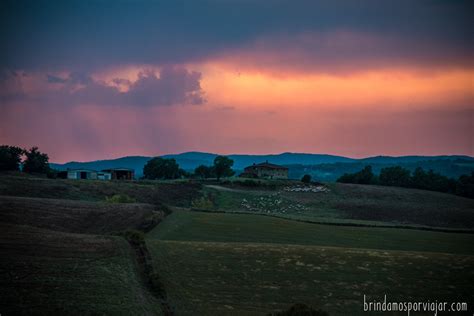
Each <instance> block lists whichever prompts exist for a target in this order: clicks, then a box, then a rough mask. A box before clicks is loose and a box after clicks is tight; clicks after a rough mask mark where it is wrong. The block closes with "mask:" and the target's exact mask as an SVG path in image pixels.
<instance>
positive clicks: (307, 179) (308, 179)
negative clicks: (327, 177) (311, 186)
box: [301, 174, 311, 183]
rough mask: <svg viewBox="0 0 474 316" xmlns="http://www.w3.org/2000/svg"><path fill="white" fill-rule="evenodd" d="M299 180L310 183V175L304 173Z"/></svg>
mask: <svg viewBox="0 0 474 316" xmlns="http://www.w3.org/2000/svg"><path fill="white" fill-rule="evenodd" d="M301 182H303V183H310V182H311V175H309V174H305V175H304V176H303V178H301Z"/></svg>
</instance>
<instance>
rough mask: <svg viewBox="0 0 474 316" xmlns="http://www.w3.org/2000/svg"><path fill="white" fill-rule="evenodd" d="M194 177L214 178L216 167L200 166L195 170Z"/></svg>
mask: <svg viewBox="0 0 474 316" xmlns="http://www.w3.org/2000/svg"><path fill="white" fill-rule="evenodd" d="M194 175H195V176H196V177H198V178H201V179H207V178H212V176H213V175H214V167H211V166H205V165H200V166H198V167H196V169H194Z"/></svg>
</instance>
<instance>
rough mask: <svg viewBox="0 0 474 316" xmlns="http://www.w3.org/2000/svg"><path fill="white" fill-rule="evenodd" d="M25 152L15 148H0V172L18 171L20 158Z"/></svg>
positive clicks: (5, 146)
mask: <svg viewBox="0 0 474 316" xmlns="http://www.w3.org/2000/svg"><path fill="white" fill-rule="evenodd" d="M24 153H25V150H24V149H23V148H20V147H16V146H7V145H2V146H0V171H10V170H13V171H18V170H20V163H21V156H22V155H23V154H24Z"/></svg>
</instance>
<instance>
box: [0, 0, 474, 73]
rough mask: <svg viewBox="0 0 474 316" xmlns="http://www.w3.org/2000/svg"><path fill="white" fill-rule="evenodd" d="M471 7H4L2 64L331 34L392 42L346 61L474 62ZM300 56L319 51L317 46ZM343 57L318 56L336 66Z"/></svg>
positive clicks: (147, 55) (149, 56)
mask: <svg viewBox="0 0 474 316" xmlns="http://www.w3.org/2000/svg"><path fill="white" fill-rule="evenodd" d="M473 7H474V6H473V2H472V1H437V0H425V1H411V0H410V1H408V0H396V1H395V0H389V1H378V0H367V1H346V0H344V1H342V0H339V1H334V0H331V1H329V0H328V1H309V0H308V1H306V0H305V1H289V0H288V1H283V0H275V1H258V0H255V1H250V0H242V1H233V0H229V1H218V0H215V1H209V0H207V1H138V2H136V1H123V0H121V1H120V0H119V1H53V0H51V1H2V4H0V12H1V13H0V28H1V31H0V32H1V33H0V43H1V44H2V49H1V52H0V63H1V64H0V67H1V68H11V69H28V68H38V69H40V68H45V69H71V68H75V69H94V68H97V67H104V66H111V65H117V64H134V63H138V64H166V63H173V64H176V63H182V62H190V61H197V60H201V59H208V58H212V56H214V55H216V54H225V52H226V51H228V50H232V49H238V48H240V47H241V46H243V47H246V45H249V44H251V43H253V42H254V41H255V40H257V39H260V38H265V37H269V38H273V37H275V36H278V35H279V34H284V35H285V36H288V37H291V36H293V35H295V34H301V33H303V34H311V33H313V32H315V33H325V32H329V33H331V32H332V31H338V30H344V31H350V32H356V33H357V32H360V33H363V34H373V35H375V36H377V37H382V38H386V39H388V40H389V39H391V38H394V39H397V45H396V47H393V46H395V45H392V46H391V45H387V46H388V47H389V49H384V48H383V47H381V48H380V49H379V50H377V49H372V48H371V49H370V50H369V49H367V50H364V49H359V50H357V49H355V48H357V46H355V47H354V49H353V50H351V52H346V56H343V57H346V58H353V59H355V60H357V58H359V57H361V56H363V58H364V59H367V58H370V57H374V58H382V57H383V55H385V54H389V53H390V54H391V55H400V56H402V57H403V59H404V60H406V61H407V62H408V63H409V62H410V61H411V59H415V60H420V59H423V60H430V59H433V62H447V63H449V62H451V63H456V62H458V63H459V62H460V63H463V62H466V60H469V57H472V49H473V46H472V45H473V44H472V35H473V34H472V30H473V29H474V25H473V22H472V21H473V20H474V19H473V16H472V15H473V12H474V10H473ZM400 39H402V40H400ZM414 43H416V46H414ZM269 47H272V45H269ZM305 49H307V50H309V54H311V53H313V54H318V47H311V46H310V47H307V48H305ZM390 54H389V55H390ZM341 55H344V54H341V53H339V54H335V56H336V57H337V58H336V59H335V60H333V57H332V56H323V57H324V59H325V60H326V61H327V62H330V61H333V62H337V61H338V58H339V59H340V58H342V57H341ZM382 59H383V58H382ZM51 79H52V80H54V79H53V78H51Z"/></svg>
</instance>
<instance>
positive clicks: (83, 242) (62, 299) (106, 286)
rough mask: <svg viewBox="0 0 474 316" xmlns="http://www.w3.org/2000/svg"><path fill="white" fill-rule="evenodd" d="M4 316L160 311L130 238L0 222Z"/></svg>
mask: <svg viewBox="0 0 474 316" xmlns="http://www.w3.org/2000/svg"><path fill="white" fill-rule="evenodd" d="M0 272H1V278H0V300H1V303H0V305H1V306H2V307H1V309H2V314H5V315H31V314H41V315H48V314H49V315H56V314H69V315H71V314H73V315H102V314H108V315H110V314H130V315H157V314H159V313H160V311H159V305H158V304H157V303H156V301H155V299H154V298H153V297H152V296H151V295H150V294H149V293H148V292H147V291H146V290H145V289H144V288H143V286H142V285H141V281H140V277H139V275H138V270H137V266H136V263H135V259H134V258H133V256H132V252H131V249H130V246H129V245H128V243H127V242H126V241H125V239H123V238H120V237H112V236H98V235H86V234H71V233H63V232H56V231H51V230H46V229H40V228H36V227H31V226H20V225H8V224H4V223H2V224H0Z"/></svg>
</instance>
